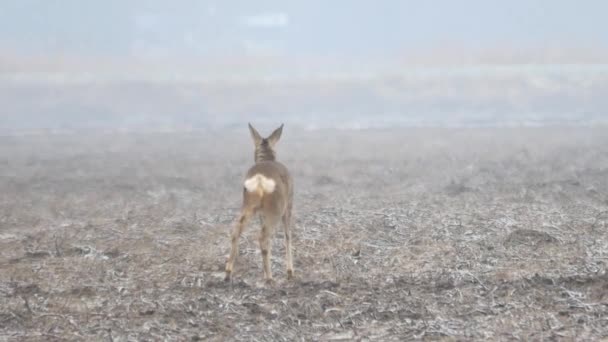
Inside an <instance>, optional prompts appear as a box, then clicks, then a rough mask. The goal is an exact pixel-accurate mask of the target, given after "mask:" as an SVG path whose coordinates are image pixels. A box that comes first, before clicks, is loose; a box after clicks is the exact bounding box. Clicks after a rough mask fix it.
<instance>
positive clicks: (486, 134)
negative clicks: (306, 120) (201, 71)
mask: <svg viewBox="0 0 608 342" xmlns="http://www.w3.org/2000/svg"><path fill="white" fill-rule="evenodd" d="M0 139H1V141H0V165H2V167H1V168H0V340H20V341H47V340H107V341H126V340H207V339H208V340H218V341H219V340H247V341H250V340H290V341H291V340H404V339H422V338H424V339H432V340H434V339H440V340H488V339H492V340H514V339H522V340H543V339H558V340H562V339H563V340H571V339H573V340H600V339H602V338H608V295H607V293H608V275H607V273H606V265H607V261H608V260H607V258H608V233H607V229H606V228H607V227H606V226H607V225H608V195H607V194H608V130H607V129H606V128H605V127H597V128H567V127H566V128H538V129H495V130H441V129H420V130H398V131H361V132H353V131H329V130H328V131H316V132H292V131H289V129H287V131H286V132H285V135H284V139H283V141H282V142H281V144H280V146H279V158H280V159H282V160H283V161H284V162H285V163H286V164H287V165H288V166H289V167H290V168H291V169H292V172H293V173H294V177H295V180H296V190H297V193H296V213H295V217H296V227H295V255H294V256H295V267H296V277H297V279H296V281H294V282H291V283H288V282H287V281H285V280H284V278H285V271H284V261H283V251H284V250H283V246H282V237H281V234H277V236H276V238H275V240H274V254H273V268H274V273H275V277H277V279H278V281H277V283H276V284H274V286H265V285H264V284H263V282H262V270H261V256H260V253H259V251H258V247H257V239H256V238H255V237H256V235H255V234H257V232H258V228H257V226H256V227H250V229H249V230H248V231H247V232H246V233H245V236H244V238H243V239H242V243H241V246H242V247H241V256H240V259H239V260H238V262H237V269H236V274H235V280H234V281H233V283H231V284H226V283H224V282H223V281H222V277H223V273H222V270H223V266H224V262H225V256H226V255H227V253H228V248H229V243H228V234H229V229H230V227H231V225H232V222H233V220H234V218H235V215H236V212H237V210H236V209H237V206H238V205H239V203H240V186H239V182H240V180H241V177H242V173H243V172H244V171H245V170H246V168H247V167H248V166H249V163H250V160H251V159H252V153H253V151H252V147H251V143H250V141H249V140H248V139H249V138H248V135H247V132H246V128H245V127H244V128H243V129H242V130H240V131H239V132H225V133H222V134H220V133H197V134H194V133H188V134H183V135H178V134H141V135H136V134H131V135H91V136H87V137H82V136H54V137H21V138H15V137H12V138H0Z"/></svg>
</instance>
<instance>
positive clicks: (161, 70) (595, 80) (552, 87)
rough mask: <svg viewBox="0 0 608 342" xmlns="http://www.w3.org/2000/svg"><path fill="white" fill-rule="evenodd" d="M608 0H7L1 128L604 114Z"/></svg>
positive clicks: (542, 121)
mask: <svg viewBox="0 0 608 342" xmlns="http://www.w3.org/2000/svg"><path fill="white" fill-rule="evenodd" d="M606 13H608V3H607V2H605V1H601V0H596V1H594V0H588V1H578V2H575V1H566V0H554V1H549V0H535V1H530V0H511V1H484V0H462V1H457V2H456V1H447V0H445V1H439V0H430V1H408V0H379V1H346V0H336V1H331V2H330V1H321V0H308V1H297V2H296V1H289V2H288V1H278V0H276V1H219V0H218V1H213V0H208V1H202V0H176V1H161V0H148V1H145V0H124V1H123V0H106V1H79V0H55V1H48V0H4V1H2V2H1V3H0V133H1V134H29V133H37V132H46V133H48V132H51V133H53V132H79V131H86V130H95V131H182V130H207V129H213V130H215V129H226V128H232V127H239V128H242V127H243V125H244V122H246V121H252V122H255V123H257V124H258V125H261V126H264V125H269V126H274V125H276V124H277V123H278V122H285V123H286V124H288V125H292V126H297V127H302V128H304V129H321V128H340V129H365V128H384V127H399V126H404V127H418V126H450V127H451V126H457V127H462V126H465V127H469V126H519V125H525V126H529V125H548V124H577V125H588V124H594V123H598V122H607V121H608V96H607V95H608V22H607V21H606Z"/></svg>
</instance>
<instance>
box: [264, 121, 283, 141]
mask: <svg viewBox="0 0 608 342" xmlns="http://www.w3.org/2000/svg"><path fill="white" fill-rule="evenodd" d="M281 133H283V124H281V126H280V127H279V128H277V129H275V130H274V132H272V134H271V135H270V136H269V137H268V139H267V140H268V143H269V144H270V146H274V145H275V144H276V143H277V141H279V139H280V138H281Z"/></svg>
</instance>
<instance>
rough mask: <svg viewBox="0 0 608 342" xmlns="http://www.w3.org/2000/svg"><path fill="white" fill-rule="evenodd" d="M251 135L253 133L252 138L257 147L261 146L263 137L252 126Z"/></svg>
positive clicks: (250, 128) (250, 127)
mask: <svg viewBox="0 0 608 342" xmlns="http://www.w3.org/2000/svg"><path fill="white" fill-rule="evenodd" d="M249 133H251V138H252V139H253V142H254V143H255V144H256V145H259V144H260V143H261V142H262V136H261V135H260V133H258V131H256V129H255V128H253V126H251V124H249Z"/></svg>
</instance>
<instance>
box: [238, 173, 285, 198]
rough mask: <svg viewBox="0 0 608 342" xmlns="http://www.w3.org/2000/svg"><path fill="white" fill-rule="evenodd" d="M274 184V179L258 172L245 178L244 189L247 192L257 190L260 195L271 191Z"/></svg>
mask: <svg viewBox="0 0 608 342" xmlns="http://www.w3.org/2000/svg"><path fill="white" fill-rule="evenodd" d="M276 185H277V184H276V183H275V181H274V179H272V178H266V177H264V175H262V174H259V173H257V174H256V175H254V176H253V177H251V178H249V179H247V180H245V189H247V191H249V192H258V193H259V194H260V195H263V194H265V193H266V194H271V193H273V192H274V189H275V188H276Z"/></svg>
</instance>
